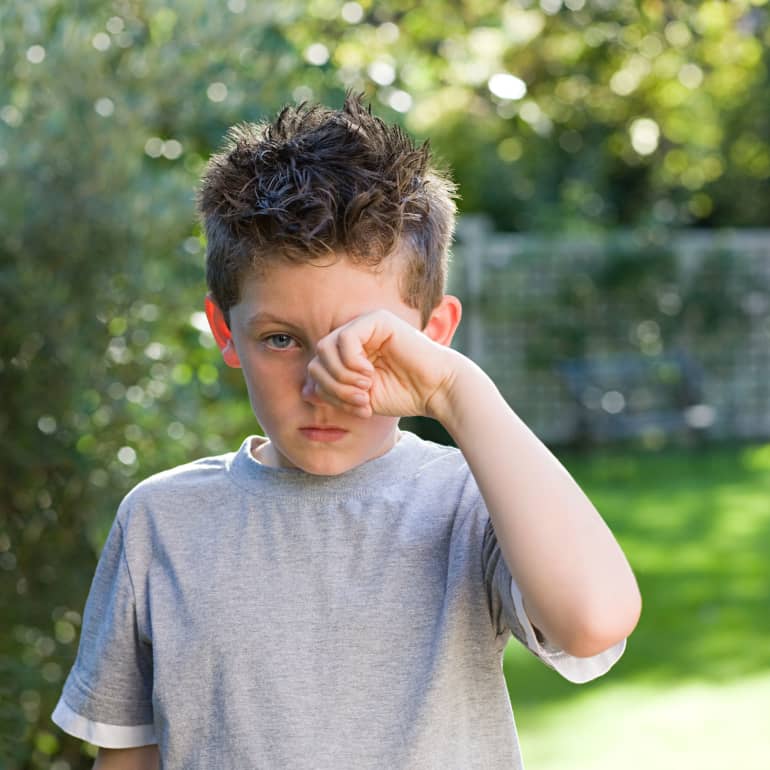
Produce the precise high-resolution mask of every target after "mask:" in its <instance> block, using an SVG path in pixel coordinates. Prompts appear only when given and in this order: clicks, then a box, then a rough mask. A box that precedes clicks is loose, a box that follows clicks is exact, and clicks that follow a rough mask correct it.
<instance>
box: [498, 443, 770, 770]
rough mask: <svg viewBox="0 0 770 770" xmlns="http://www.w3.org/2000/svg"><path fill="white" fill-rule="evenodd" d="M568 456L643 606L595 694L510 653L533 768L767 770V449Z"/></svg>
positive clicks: (514, 697) (512, 649)
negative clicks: (630, 571)
mask: <svg viewBox="0 0 770 770" xmlns="http://www.w3.org/2000/svg"><path fill="white" fill-rule="evenodd" d="M561 459H562V461H563V462H564V463H565V464H566V465H567V467H568V468H569V469H570V471H571V472H572V473H573V475H574V476H575V477H576V478H577V479H578V481H579V482H580V483H581V485H582V486H583V487H584V489H586V490H587V492H588V493H589V496H590V497H591V499H592V500H593V501H594V502H595V504H596V506H597V507H598V509H599V510H600V511H601V512H602V514H603V516H604V517H605V519H606V520H607V521H608V523H609V524H610V526H611V527H612V529H613V531H614V532H615V534H616V535H617V537H618V539H619V540H620V542H621V544H622V545H623V547H624V549H625V551H626V553H627V554H628V557H629V560H630V561H631V563H632V566H633V567H634V570H635V572H636V575H637V578H638V580H639V585H640V588H641V591H642V595H643V599H644V610H643V614H642V619H641V621H640V623H639V626H638V627H637V629H636V631H635V632H634V634H633V635H632V637H631V638H630V640H629V643H628V648H627V650H626V653H625V655H624V657H623V658H622V659H621V660H620V662H619V663H618V664H617V665H616V666H615V668H614V669H613V670H612V671H611V672H610V673H609V674H607V675H606V676H605V677H604V678H602V679H600V680H598V681H596V682H593V683H590V684H587V685H582V686H576V685H571V684H569V683H567V682H565V681H563V680H561V679H560V677H558V675H556V674H554V673H553V672H552V671H550V670H549V669H547V668H545V667H544V666H542V665H541V664H540V663H539V662H538V661H536V660H535V659H534V658H533V657H532V656H530V655H529V653H527V652H526V651H524V650H523V649H522V648H521V647H520V646H519V645H518V644H516V643H512V644H511V645H510V646H509V648H508V649H507V650H506V655H505V661H504V666H505V673H506V678H507V680H508V686H509V690H510V693H511V701H512V703H513V705H514V709H515V714H516V720H517V725H518V728H519V734H520V738H521V743H522V750H523V753H524V759H525V762H526V765H527V768H528V770H557V769H558V770H610V768H612V770H642V768H644V770H649V768H654V769H655V770H669V768H671V769H672V770H673V769H674V768H676V770H691V769H692V770H695V768H697V770H712V768H713V770H716V769H717V768H719V769H720V770H722V769H723V768H730V769H731V770H732V769H733V768H735V770H767V768H768V767H770V559H769V558H768V555H769V554H770V445H766V446H759V447H734V446H733V447H724V446H722V447H709V448H704V449H700V450H697V451H685V450H667V451H665V452H661V453H654V454H652V453H648V454H645V453H641V452H640V453H638V454H636V453H633V452H631V453H629V452H628V451H626V450H622V451H618V450H616V451H611V450H607V451H603V452H601V453H598V454H594V455H588V456H585V457H580V456H577V455H568V454H562V455H561Z"/></svg>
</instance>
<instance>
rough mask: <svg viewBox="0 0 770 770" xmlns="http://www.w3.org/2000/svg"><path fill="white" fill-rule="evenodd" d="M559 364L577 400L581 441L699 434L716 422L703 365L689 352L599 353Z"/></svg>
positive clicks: (573, 396)
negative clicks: (706, 395) (704, 396)
mask: <svg viewBox="0 0 770 770" xmlns="http://www.w3.org/2000/svg"><path fill="white" fill-rule="evenodd" d="M556 368H557V371H558V373H559V375H560V376H561V378H562V380H563V382H564V383H565V385H566V387H567V390H568V391H569V393H570V395H571V396H572V398H573V399H574V402H575V407H576V409H577V436H576V438H577V440H579V441H588V442H606V441H613V440H618V439H630V438H639V437H645V436H651V435H656V436H661V435H663V436H671V435H675V434H676V435H687V436H693V435H696V436H698V435H699V434H700V433H702V432H703V431H705V430H707V429H708V427H710V425H711V424H712V423H713V421H714V410H713V409H712V408H711V407H709V406H708V405H706V404H704V403H703V402H702V380H703V376H702V372H701V369H700V367H699V366H698V365H697V364H696V363H695V362H694V361H693V360H692V358H691V357H690V356H689V355H687V354H686V353H684V352H675V353H667V354H660V355H653V356H647V355H643V354H637V353H607V354H597V355H591V356H586V357H584V358H576V359H565V360H562V361H560V362H559V363H558V364H557V367H556Z"/></svg>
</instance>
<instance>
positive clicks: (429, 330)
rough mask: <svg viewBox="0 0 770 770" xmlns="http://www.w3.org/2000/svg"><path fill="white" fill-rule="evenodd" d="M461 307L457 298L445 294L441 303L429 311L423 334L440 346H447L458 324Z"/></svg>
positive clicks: (461, 312)
mask: <svg viewBox="0 0 770 770" xmlns="http://www.w3.org/2000/svg"><path fill="white" fill-rule="evenodd" d="M462 314H463V306H462V304H460V300H459V299H457V297H453V296H452V295H451V294H445V295H444V296H443V297H442V298H441V302H439V304H438V305H436V307H435V308H433V310H432V311H431V314H430V318H429V319H428V323H427V324H426V325H425V328H424V329H423V332H424V333H425V334H427V335H428V337H430V338H431V339H432V340H433V341H434V342H438V343H439V344H440V345H449V343H450V342H452V337H454V333H455V330H456V329H457V326H458V324H459V323H460V318H461V317H462Z"/></svg>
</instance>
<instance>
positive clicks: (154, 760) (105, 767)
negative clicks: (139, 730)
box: [93, 745, 160, 770]
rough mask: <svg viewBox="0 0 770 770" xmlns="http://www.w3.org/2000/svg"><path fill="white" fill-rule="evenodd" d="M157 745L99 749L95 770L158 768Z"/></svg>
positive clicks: (156, 769) (145, 769)
mask: <svg viewBox="0 0 770 770" xmlns="http://www.w3.org/2000/svg"><path fill="white" fill-rule="evenodd" d="M159 767H160V754H159V753H158V747H157V745H153V746H139V747H137V748H133V749H99V754H98V755H97V757H96V762H94V768H93V770H158V768H159Z"/></svg>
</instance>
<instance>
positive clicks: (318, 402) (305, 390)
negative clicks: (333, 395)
mask: <svg viewBox="0 0 770 770" xmlns="http://www.w3.org/2000/svg"><path fill="white" fill-rule="evenodd" d="M302 398H303V399H304V400H305V401H307V402H308V403H309V404H312V405H313V406H323V404H324V403H325V401H324V400H323V399H322V398H321V397H320V396H319V395H318V393H316V389H315V381H314V380H313V379H311V377H310V375H309V374H307V375H305V381H304V382H303V383H302Z"/></svg>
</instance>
